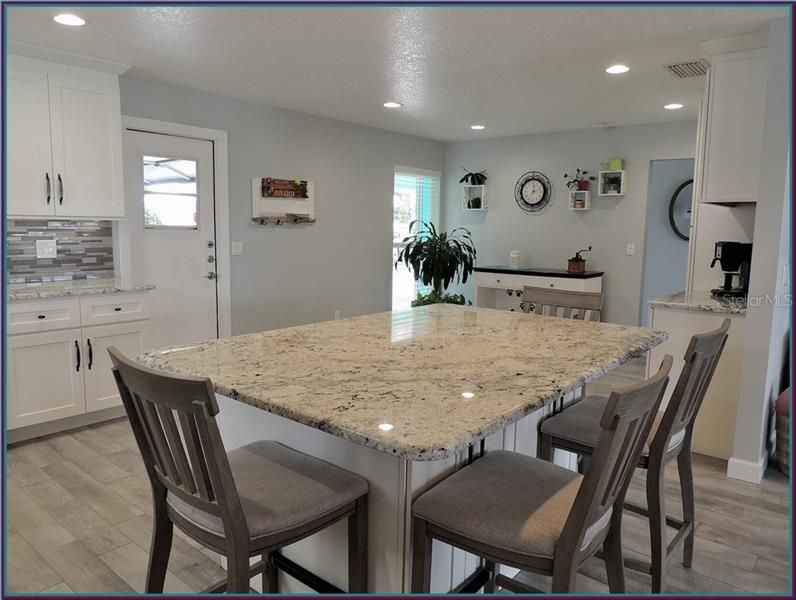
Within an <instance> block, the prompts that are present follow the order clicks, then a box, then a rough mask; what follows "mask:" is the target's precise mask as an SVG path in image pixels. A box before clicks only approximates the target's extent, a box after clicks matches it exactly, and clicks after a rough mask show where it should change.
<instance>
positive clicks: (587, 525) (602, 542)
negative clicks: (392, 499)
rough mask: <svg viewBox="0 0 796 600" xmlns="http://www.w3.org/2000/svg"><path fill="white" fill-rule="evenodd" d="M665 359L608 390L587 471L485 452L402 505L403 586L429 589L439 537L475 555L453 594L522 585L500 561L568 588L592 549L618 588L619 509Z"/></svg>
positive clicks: (659, 392)
mask: <svg viewBox="0 0 796 600" xmlns="http://www.w3.org/2000/svg"><path fill="white" fill-rule="evenodd" d="M671 366H672V357H671V356H668V355H667V356H665V357H664V359H663V362H662V363H661V368H660V370H659V371H658V372H657V373H656V374H655V375H654V376H653V377H651V378H650V379H648V380H646V381H643V382H641V383H637V384H635V385H632V386H629V387H625V388H622V389H620V390H617V391H615V392H613V393H612V394H611V397H610V399H609V400H608V403H607V405H606V407H605V411H604V413H603V415H602V417H601V418H600V419H599V421H598V423H599V426H600V436H599V438H600V439H599V442H598V445H597V449H596V451H595V454H594V460H593V463H592V465H593V468H591V469H590V470H589V472H588V473H586V475H585V476H582V475H580V474H578V473H575V472H573V471H570V470H568V469H565V468H563V467H559V466H557V465H554V464H552V463H549V462H545V461H543V460H540V459H538V458H533V457H530V456H526V455H523V454H519V453H516V452H507V451H503V450H499V451H495V452H488V453H487V454H486V455H484V456H483V457H482V458H479V459H478V460H476V461H475V462H474V463H472V464H471V465H469V466H467V467H464V468H463V469H460V470H458V471H456V472H455V473H453V474H452V475H451V476H450V477H448V478H447V479H445V480H443V481H442V482H441V483H439V484H437V485H436V486H434V487H433V488H431V489H430V490H429V491H427V492H425V493H424V494H423V495H421V496H420V497H419V498H417V500H416V501H415V503H414V506H413V507H412V514H413V526H414V533H413V535H414V541H413V543H414V549H413V564H412V591H413V592H426V593H427V592H429V591H430V590H429V588H430V585H431V547H432V542H433V540H435V539H436V540H440V541H441V542H444V543H446V544H450V545H452V546H455V547H457V548H461V549H462V550H465V551H466V552H470V553H472V554H476V555H478V556H480V557H481V558H482V559H484V561H485V566H484V567H480V568H479V569H477V570H476V571H475V573H473V574H472V575H471V576H470V577H469V578H468V579H467V580H466V581H465V583H464V584H463V585H461V586H459V587H457V588H456V589H455V590H454V591H461V592H470V593H472V592H475V591H477V590H478V589H480V588H481V587H483V588H484V589H485V591H493V590H494V587H495V586H496V585H497V586H500V587H502V588H505V589H507V590H513V591H524V592H525V591H538V590H529V589H527V588H525V587H524V586H521V585H520V584H519V583H518V582H516V581H514V580H513V579H509V578H508V577H505V576H503V575H499V574H497V570H498V565H499V564H505V565H509V566H511V567H515V568H519V569H522V570H526V571H534V572H537V573H542V574H544V575H550V576H552V578H553V585H552V591H553V592H554V593H565V592H571V591H573V588H574V584H575V576H576V574H577V569H578V566H579V565H580V564H581V563H582V562H583V561H585V560H586V559H588V558H589V557H590V556H592V555H594V554H595V553H596V552H597V551H598V550H599V549H600V547H602V548H604V551H605V562H606V568H607V571H608V583H609V587H610V589H611V591H612V592H615V593H621V592H624V589H625V588H624V570H623V567H622V536H621V526H622V505H623V501H624V498H625V494H626V492H627V488H628V484H629V483H630V477H631V475H632V474H633V467H634V465H635V464H636V462H637V461H638V458H639V456H640V454H641V450H642V448H643V446H644V440H646V439H647V435H648V434H649V430H650V428H651V427H652V416H653V415H654V414H655V413H656V412H657V410H658V406H659V405H660V402H661V399H662V398H663V392H664V390H665V389H666V384H667V383H668V381H669V370H670V369H671Z"/></svg>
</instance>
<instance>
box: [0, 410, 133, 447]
mask: <svg viewBox="0 0 796 600" xmlns="http://www.w3.org/2000/svg"><path fill="white" fill-rule="evenodd" d="M125 414H126V413H125V412H124V406H114V407H111V408H106V409H103V410H98V411H95V412H90V413H86V414H83V415H75V416H74V417H66V418H65V419H58V420H57V421H50V422H48V423H39V424H38V425H28V426H27V427H18V428H17V429H12V430H10V431H7V432H6V441H7V442H8V443H9V444H15V443H17V442H24V441H27V440H32V439H34V438H38V437H42V436H45V435H52V434H53V433H60V432H61V431H67V430H69V429H76V428H77V427H85V426H86V425H93V424H94V423H99V422H101V421H109V420H111V419H118V418H119V417H123V416H125Z"/></svg>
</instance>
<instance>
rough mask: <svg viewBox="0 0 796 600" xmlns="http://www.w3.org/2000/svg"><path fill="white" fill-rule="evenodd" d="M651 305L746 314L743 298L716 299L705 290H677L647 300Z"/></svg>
mask: <svg viewBox="0 0 796 600" xmlns="http://www.w3.org/2000/svg"><path fill="white" fill-rule="evenodd" d="M649 303H650V305H651V306H660V307H663V308H677V309H680V310H694V311H702V312H714V313H727V314H731V315H745V314H746V299H745V298H728V299H717V298H714V297H713V296H711V294H710V292H709V291H707V290H694V291H691V292H685V291H683V292H677V293H676V294H669V295H667V296H662V297H660V298H656V299H655V300H650V301H649Z"/></svg>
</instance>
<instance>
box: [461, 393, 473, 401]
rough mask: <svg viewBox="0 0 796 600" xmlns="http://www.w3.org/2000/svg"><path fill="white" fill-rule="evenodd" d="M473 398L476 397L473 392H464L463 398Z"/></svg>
mask: <svg viewBox="0 0 796 600" xmlns="http://www.w3.org/2000/svg"><path fill="white" fill-rule="evenodd" d="M473 397H475V394H473V393H472V392H462V398H467V399H468V400H469V399H470V398H473Z"/></svg>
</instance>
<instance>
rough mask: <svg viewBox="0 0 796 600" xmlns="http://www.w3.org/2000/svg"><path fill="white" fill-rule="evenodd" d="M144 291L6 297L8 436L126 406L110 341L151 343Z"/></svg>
mask: <svg viewBox="0 0 796 600" xmlns="http://www.w3.org/2000/svg"><path fill="white" fill-rule="evenodd" d="M148 318H149V304H148V297H147V294H146V293H134V294H125V293H119V294H107V295H101V296H91V297H81V298H59V299H47V300H32V301H18V302H11V303H9V304H8V340H7V348H8V354H7V356H8V371H7V377H8V380H7V381H8V395H7V399H8V403H7V411H8V412H7V419H8V420H7V424H8V429H9V438H10V441H12V442H13V441H19V440H21V439H27V438H30V437H35V436H37V435H42V434H44V433H51V432H53V431H59V430H62V429H67V428H70V427H74V426H80V425H82V424H84V423H88V422H92V421H97V420H101V419H102V418H108V417H113V416H119V415H121V414H122V409H121V398H120V397H119V394H118V392H117V389H116V383H115V381H114V379H113V375H112V373H111V362H110V357H109V356H108V350H107V349H108V347H109V346H116V347H117V348H119V349H120V350H121V351H122V352H124V353H125V354H127V355H128V356H137V355H139V354H141V353H142V352H143V351H144V350H145V349H147V346H146V338H147V328H148V323H149V321H148Z"/></svg>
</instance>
